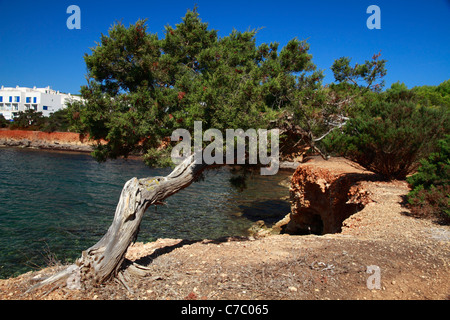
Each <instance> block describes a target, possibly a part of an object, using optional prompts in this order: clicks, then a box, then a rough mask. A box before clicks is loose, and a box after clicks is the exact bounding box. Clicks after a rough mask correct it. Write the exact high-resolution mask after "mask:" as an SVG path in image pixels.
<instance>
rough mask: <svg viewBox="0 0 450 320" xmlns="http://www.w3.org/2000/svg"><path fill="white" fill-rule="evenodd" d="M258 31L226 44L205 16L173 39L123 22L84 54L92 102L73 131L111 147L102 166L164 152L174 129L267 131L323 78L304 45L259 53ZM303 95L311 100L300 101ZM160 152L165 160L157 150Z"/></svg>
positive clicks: (82, 106)
mask: <svg viewBox="0 0 450 320" xmlns="http://www.w3.org/2000/svg"><path fill="white" fill-rule="evenodd" d="M256 33H257V31H256V30H252V31H245V32H240V31H236V30H234V31H233V32H232V33H231V34H230V35H228V36H226V37H223V38H219V37H218V35H217V31H216V30H210V29H208V25H207V24H206V23H203V22H202V21H201V20H200V18H199V15H198V13H197V12H196V10H193V11H188V12H187V13H186V15H185V17H184V18H182V22H181V23H179V24H177V25H176V26H175V27H172V26H167V27H166V28H165V37H164V38H162V39H160V38H159V37H158V36H157V35H156V34H152V33H149V32H147V27H146V24H145V21H142V20H141V21H138V22H137V23H136V24H134V25H130V26H129V27H128V28H126V27H125V26H123V25H122V24H120V23H119V24H115V25H114V26H112V27H111V29H110V30H109V34H108V35H102V37H101V41H100V42H99V43H98V44H97V46H96V47H95V48H92V49H91V51H92V52H91V54H86V55H85V61H86V65H87V68H88V80H89V83H88V85H86V86H84V87H82V89H81V93H82V96H83V98H84V99H85V103H73V104H72V106H71V107H70V113H71V114H72V126H73V128H75V129H76V130H78V131H83V132H87V133H89V135H90V136H91V137H93V138H94V139H105V140H107V141H108V144H107V145H105V146H100V145H99V146H98V147H97V149H96V152H95V154H94V155H95V156H96V158H97V159H98V160H105V159H107V158H114V157H118V156H127V155H129V154H130V153H132V152H141V153H147V154H148V158H155V155H156V154H157V155H158V156H161V155H162V154H161V153H162V152H163V151H161V150H159V149H158V147H159V146H160V145H161V141H163V140H164V139H165V138H166V137H168V136H170V135H171V133H172V132H173V130H174V129H177V128H185V129H188V130H190V131H191V132H192V130H193V123H194V121H198V120H201V121H203V129H204V130H206V129H208V128H217V129H219V130H222V131H224V129H225V128H235V129H236V128H241V129H244V130H246V129H247V128H255V129H258V128H267V127H268V126H269V125H270V123H271V121H275V120H277V118H278V116H279V115H280V113H281V112H282V111H284V110H286V109H287V108H288V107H290V108H291V109H295V108H296V107H298V106H299V105H298V103H297V102H296V101H297V100H298V98H299V97H300V96H301V95H302V94H303V95H304V92H306V89H309V90H310V92H309V94H311V92H312V91H314V90H315V89H316V87H317V86H318V84H319V83H320V80H321V79H322V77H323V76H322V75H321V72H319V71H316V70H315V69H316V67H315V65H314V64H313V63H312V56H311V54H309V52H308V51H309V46H308V44H307V43H306V42H305V41H300V40H298V39H292V40H291V41H289V42H288V44H287V45H286V46H285V47H284V48H282V49H281V50H279V49H278V47H279V45H278V43H271V44H261V45H259V46H257V45H256V41H255V35H256ZM299 89H302V90H303V91H302V92H303V93H299V91H300V90H299ZM155 149H156V150H158V152H155Z"/></svg>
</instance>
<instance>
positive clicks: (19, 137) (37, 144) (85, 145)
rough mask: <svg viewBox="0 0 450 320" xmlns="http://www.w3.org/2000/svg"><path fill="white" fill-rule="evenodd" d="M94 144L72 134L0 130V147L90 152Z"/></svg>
mask: <svg viewBox="0 0 450 320" xmlns="http://www.w3.org/2000/svg"><path fill="white" fill-rule="evenodd" d="M93 144H94V142H93V141H91V140H89V138H87V137H84V136H82V135H80V134H79V133H74V132H41V131H26V130H5V129H2V130H0V147H20V148H33V149H46V150H61V151H76V152H91V151H92V150H93Z"/></svg>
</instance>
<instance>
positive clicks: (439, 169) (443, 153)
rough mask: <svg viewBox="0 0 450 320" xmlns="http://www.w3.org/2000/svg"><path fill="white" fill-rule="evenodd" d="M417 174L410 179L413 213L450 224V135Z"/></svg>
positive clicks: (410, 199)
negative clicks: (441, 219)
mask: <svg viewBox="0 0 450 320" xmlns="http://www.w3.org/2000/svg"><path fill="white" fill-rule="evenodd" d="M420 164H421V166H420V167H419V168H418V170H417V173H415V174H414V175H412V176H410V177H408V179H407V181H408V183H409V184H410V185H411V188H412V190H411V191H410V192H409V194H408V202H409V205H410V209H411V213H412V214H413V215H416V216H423V217H429V216H436V215H437V216H439V217H441V218H443V220H444V221H445V222H446V223H449V222H450V135H446V137H445V139H442V140H440V141H439V150H438V151H437V152H435V153H432V154H431V155H430V156H429V157H428V158H427V159H423V160H422V161H421V162H420Z"/></svg>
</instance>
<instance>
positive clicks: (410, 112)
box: [325, 97, 448, 179]
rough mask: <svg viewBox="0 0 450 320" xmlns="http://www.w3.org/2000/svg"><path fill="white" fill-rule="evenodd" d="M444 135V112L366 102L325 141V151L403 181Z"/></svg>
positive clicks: (403, 103) (409, 104)
mask: <svg viewBox="0 0 450 320" xmlns="http://www.w3.org/2000/svg"><path fill="white" fill-rule="evenodd" d="M444 132H448V112H447V113H446V112H445V111H444V110H442V109H436V108H426V107H417V106H416V105H415V104H414V103H412V102H409V101H402V100H399V101H396V102H389V101H387V100H386V99H384V98H381V97H380V98H378V99H375V100H372V101H370V102H369V103H367V104H366V105H365V106H364V109H363V110H361V111H359V112H358V113H357V114H356V115H355V116H354V117H353V118H352V119H351V120H349V121H348V123H347V124H346V125H345V126H344V127H343V128H342V130H341V131H336V132H334V133H333V134H331V135H330V136H329V137H328V139H327V140H326V141H325V145H326V147H327V149H328V151H334V152H337V153H338V154H340V155H342V156H344V157H346V158H348V159H350V160H352V161H355V162H357V163H359V164H360V165H362V166H363V167H365V168H366V169H368V170H370V171H372V172H375V173H378V174H381V175H383V176H384V177H385V178H387V179H405V178H406V176H407V175H408V174H410V173H412V172H413V171H414V170H415V169H416V168H417V167H418V164H419V159H421V158H424V157H426V156H428V155H429V154H430V152H432V151H434V149H435V148H436V143H437V140H438V139H439V138H441V137H443V135H444Z"/></svg>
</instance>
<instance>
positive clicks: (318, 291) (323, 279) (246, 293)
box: [0, 182, 450, 300]
mask: <svg viewBox="0 0 450 320" xmlns="http://www.w3.org/2000/svg"><path fill="white" fill-rule="evenodd" d="M367 190H368V191H369V192H370V193H371V197H372V199H373V202H372V203H370V204H368V205H367V206H366V207H365V208H364V209H363V210H361V211H360V212H358V213H356V214H354V215H353V216H351V217H350V218H348V219H347V220H345V221H344V224H343V230H342V232H341V233H339V234H329V235H323V236H316V235H308V236H290V235H269V236H265V237H261V238H258V237H257V238H254V237H248V238H224V239H215V240H200V241H185V240H182V239H159V240H157V241H156V242H153V243H145V244H144V243H136V244H134V245H133V246H132V247H130V248H129V251H128V253H127V258H128V259H130V260H133V261H135V262H137V263H139V264H141V265H144V266H147V267H148V268H150V271H149V274H148V275H147V276H146V277H144V278H135V279H131V281H130V290H127V289H126V288H125V287H124V286H123V285H122V284H121V283H119V282H115V281H110V282H108V283H106V284H104V285H102V286H100V287H96V288H94V287H90V288H86V289H82V290H69V289H67V288H52V287H51V286H50V287H44V288H42V289H38V290H35V291H32V292H31V293H27V294H25V291H26V290H27V289H28V288H30V286H32V285H33V284H34V283H36V282H37V280H39V279H44V278H45V277H47V276H49V275H51V274H53V273H55V272H56V271H57V270H59V269H61V268H63V267H64V266H53V267H49V268H46V269H43V270H40V271H38V272H29V273H26V274H24V275H21V276H19V277H17V278H14V279H8V280H0V299H15V300H17V299H52V300H57V299H63V300H83V299H87V300H97V299H103V300H113V299H133V300H134V299H143V300H167V299H168V300H178V299H185V300H186V299H190V300H200V299H207V300H225V299H226V300H228V299H239V300H246V299H251V300H256V299H265V300H287V299H295V300H298V299H312V300H316V299H333V300H334V299H402V300H403V299H433V300H446V299H449V298H450V280H449V279H450V268H449V262H450V259H449V258H450V250H449V249H450V248H449V243H450V242H449V241H450V227H449V226H442V225H439V224H437V223H435V222H433V221H430V220H421V219H416V218H414V217H411V216H410V215H409V214H408V213H409V212H408V210H407V209H406V208H405V207H403V206H402V205H401V203H402V202H403V196H404V195H406V193H407V192H408V187H407V185H406V183H405V182H390V183H387V182H370V183H369V182H367Z"/></svg>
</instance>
